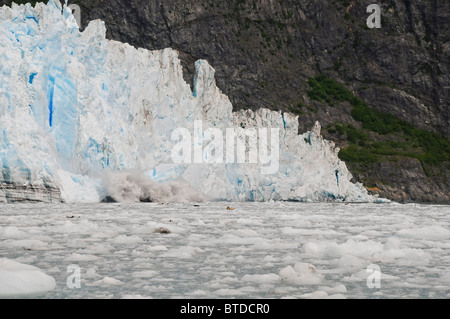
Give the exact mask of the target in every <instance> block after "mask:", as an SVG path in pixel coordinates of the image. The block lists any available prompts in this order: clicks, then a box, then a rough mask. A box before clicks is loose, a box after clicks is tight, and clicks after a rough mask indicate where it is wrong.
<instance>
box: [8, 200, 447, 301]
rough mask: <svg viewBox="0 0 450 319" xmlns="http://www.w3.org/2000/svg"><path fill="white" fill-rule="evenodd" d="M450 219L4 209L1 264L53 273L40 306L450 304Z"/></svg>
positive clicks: (331, 208)
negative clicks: (114, 302) (296, 301)
mask: <svg viewBox="0 0 450 319" xmlns="http://www.w3.org/2000/svg"><path fill="white" fill-rule="evenodd" d="M227 206H230V207H232V208H235V210H227V209H226V208H227ZM449 213H450V207H449V206H432V205H417V204H409V205H398V204H378V205H377V204H349V205H345V204H300V203H232V204H230V203H202V204H199V206H198V207H196V206H194V204H169V205H160V204H98V205H31V204H26V205H2V206H0V242H1V246H0V258H6V259H10V260H15V261H18V262H20V263H24V264H27V265H32V266H36V267H38V268H40V269H41V270H42V271H43V272H45V273H46V274H48V275H50V276H52V277H53V278H54V279H55V280H56V288H55V289H54V290H53V291H51V292H48V293H44V294H40V295H38V297H40V298H139V297H144V298H326V297H331V298H449V297H450V273H449V271H450V254H449V252H450V230H449V228H450V225H449V224H450V222H449V221H450V218H449ZM161 227H162V228H166V229H168V230H169V231H170V233H168V234H161V233H158V232H155V229H157V228H161ZM70 265H75V266H77V267H79V269H80V278H81V287H80V288H79V289H78V288H72V289H70V288H68V286H67V278H68V277H69V282H72V283H76V280H75V279H74V277H73V276H72V277H70V276H71V275H73V274H74V273H73V272H71V271H69V272H67V268H68V267H69V266H70ZM377 267H379V268H377ZM368 268H369V270H367V269H368ZM71 269H72V268H71ZM371 269H375V270H377V269H379V270H380V272H381V278H380V280H378V277H377V275H378V274H379V273H378V272H377V271H374V270H371ZM368 283H369V285H368ZM369 286H371V287H372V288H369ZM33 297H36V296H33Z"/></svg>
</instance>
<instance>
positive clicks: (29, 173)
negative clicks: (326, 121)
mask: <svg viewBox="0 0 450 319" xmlns="http://www.w3.org/2000/svg"><path fill="white" fill-rule="evenodd" d="M105 33H106V29H105V25H104V23H103V22H102V21H99V20H96V21H92V22H91V23H90V24H89V26H88V27H87V28H86V29H85V31H84V32H80V31H79V29H78V26H77V24H76V22H75V20H74V18H73V16H72V14H71V12H70V10H69V9H68V8H67V7H66V6H65V5H64V6H61V5H60V3H59V2H58V1H56V0H50V1H49V3H48V4H47V5H46V4H43V3H38V4H36V6H35V7H32V6H31V5H30V4H27V5H20V6H19V5H15V4H14V5H13V6H12V7H11V8H10V7H6V6H3V7H1V8H0V76H1V77H0V161H1V170H2V176H0V202H1V201H3V202H11V201H19V200H34V201H45V202H54V201H64V202H98V201H101V200H102V199H104V198H108V197H109V198H112V199H114V200H117V201H137V200H158V201H197V200H229V201H245V200H250V201H268V200H295V201H328V200H333V201H334V200H335V201H374V200H376V199H375V198H373V197H372V196H370V195H368V194H367V191H366V190H365V188H364V187H363V186H362V185H361V184H354V183H351V181H350V180H351V174H350V173H349V171H348V170H347V168H346V166H345V163H343V162H342V161H340V160H339V158H338V156H337V154H338V151H339V150H338V149H337V148H335V146H334V144H333V143H331V142H328V141H326V140H324V139H323V138H322V137H321V135H320V124H319V123H316V125H315V126H314V128H313V129H312V130H311V131H310V132H306V133H305V134H301V135H299V134H298V119H297V117H295V116H293V115H290V114H287V113H284V114H282V113H279V112H274V111H270V110H267V109H260V110H258V111H257V112H253V111H240V112H236V113H233V112H232V105H231V103H230V101H229V99H228V98H227V96H225V95H224V94H222V92H221V91H220V90H219V89H218V88H217V86H216V84H215V79H214V69H213V68H212V67H211V66H210V65H209V64H208V62H207V61H205V60H199V61H197V62H196V64H195V67H196V75H195V81H194V90H193V91H192V90H191V88H190V86H189V85H188V84H187V83H186V82H185V81H184V80H183V76H182V68H181V65H180V61H179V58H178V54H177V51H175V50H172V49H165V50H160V51H148V50H145V49H136V48H134V47H132V46H130V45H128V44H125V43H120V42H116V41H111V40H107V39H106V37H105ZM200 121H201V123H202V130H201V132H200V133H199V134H200V136H201V138H202V139H203V140H202V141H203V142H204V144H203V146H204V149H203V148H201V149H200V150H201V152H202V156H203V157H204V158H206V157H207V156H208V151H207V145H208V143H211V141H212V138H210V139H209V140H208V138H207V136H205V131H206V130H207V129H208V128H214V129H216V130H222V132H224V135H225V132H226V130H227V129H230V128H236V130H238V129H246V130H251V129H255V131H256V132H258V129H260V128H267V129H271V128H278V129H279V143H278V144H279V145H278V146H279V156H278V157H277V165H276V167H275V168H276V169H275V170H274V171H273V172H270V173H267V172H266V173H262V170H261V168H262V166H263V165H262V164H261V163H238V162H228V163H227V162H226V161H224V162H223V163H219V162H218V163H216V164H207V163H196V162H195V159H194V160H193V163H192V164H189V163H175V162H174V160H173V149H174V147H175V146H176V144H177V141H176V140H174V139H173V133H174V131H175V130H177V129H179V128H184V129H185V130H186V131H189V132H192V135H193V136H195V134H196V132H195V130H196V129H198V128H196V127H195V126H196V123H199V122H200ZM263 137H265V138H264V139H263ZM263 140H267V141H268V144H269V145H270V138H269V136H263V135H261V134H259V135H257V140H256V142H257V144H258V145H260V146H261V145H265V144H264V143H263V142H264V141H263ZM244 141H245V143H246V145H247V146H251V145H249V144H252V143H254V142H255V141H253V142H252V140H251V139H245V138H244ZM203 146H202V147H203ZM193 149H196V145H193ZM197 150H198V145H197ZM246 154H247V155H249V151H248V150H247V152H246ZM209 155H211V154H209ZM194 157H195V155H194ZM266 167H267V165H266Z"/></svg>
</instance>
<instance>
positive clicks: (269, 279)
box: [242, 274, 280, 284]
mask: <svg viewBox="0 0 450 319" xmlns="http://www.w3.org/2000/svg"><path fill="white" fill-rule="evenodd" d="M242 281H248V282H253V283H258V284H274V283H277V282H279V281H280V276H278V275H277V274H263V275H244V277H242Z"/></svg>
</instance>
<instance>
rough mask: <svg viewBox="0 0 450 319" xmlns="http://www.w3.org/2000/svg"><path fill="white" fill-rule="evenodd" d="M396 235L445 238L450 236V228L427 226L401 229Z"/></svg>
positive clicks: (434, 238) (430, 238)
mask: <svg viewBox="0 0 450 319" xmlns="http://www.w3.org/2000/svg"><path fill="white" fill-rule="evenodd" d="M396 236H398V237H404V238H412V239H429V240H445V239H449V238H450V230H448V229H447V228H444V227H442V226H437V225H436V226H425V227H417V228H411V229H401V230H399V231H398V232H397V234H396Z"/></svg>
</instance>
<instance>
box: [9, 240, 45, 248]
mask: <svg viewBox="0 0 450 319" xmlns="http://www.w3.org/2000/svg"><path fill="white" fill-rule="evenodd" d="M6 245H7V246H10V247H17V248H23V249H27V250H48V249H49V246H48V244H47V243H45V242H43V241H40V240H36V239H22V240H15V241H9V242H7V243H6Z"/></svg>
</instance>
